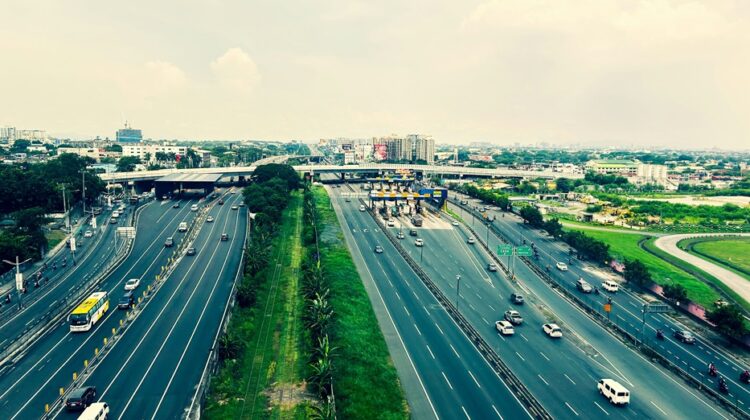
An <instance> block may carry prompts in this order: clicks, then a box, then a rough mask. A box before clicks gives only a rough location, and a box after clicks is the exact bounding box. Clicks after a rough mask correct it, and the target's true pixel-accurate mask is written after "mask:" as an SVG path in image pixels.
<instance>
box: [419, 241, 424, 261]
mask: <svg viewBox="0 0 750 420" xmlns="http://www.w3.org/2000/svg"><path fill="white" fill-rule="evenodd" d="M423 257H424V243H423V244H422V246H420V247H419V263H420V264H422V258H423Z"/></svg>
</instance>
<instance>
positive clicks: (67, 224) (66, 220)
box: [62, 184, 70, 232]
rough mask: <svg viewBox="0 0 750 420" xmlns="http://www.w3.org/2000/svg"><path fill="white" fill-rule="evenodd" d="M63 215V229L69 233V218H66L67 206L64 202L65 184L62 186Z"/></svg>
mask: <svg viewBox="0 0 750 420" xmlns="http://www.w3.org/2000/svg"><path fill="white" fill-rule="evenodd" d="M62 198H63V214H64V215H65V228H66V229H68V232H70V217H68V205H67V201H66V200H65V184H62Z"/></svg>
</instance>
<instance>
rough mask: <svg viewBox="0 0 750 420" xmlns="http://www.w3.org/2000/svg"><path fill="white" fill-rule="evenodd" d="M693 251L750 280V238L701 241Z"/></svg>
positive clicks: (695, 245)
mask: <svg viewBox="0 0 750 420" xmlns="http://www.w3.org/2000/svg"><path fill="white" fill-rule="evenodd" d="M692 248H693V251H695V252H696V253H698V254H699V255H701V256H706V257H709V258H710V259H712V260H714V261H718V262H719V263H721V264H722V265H725V266H728V267H729V268H732V269H734V271H735V272H739V274H740V275H742V276H743V277H745V278H747V279H748V280H750V239H724V240H718V241H717V240H712V241H701V242H698V243H695V244H694V245H693V247H692Z"/></svg>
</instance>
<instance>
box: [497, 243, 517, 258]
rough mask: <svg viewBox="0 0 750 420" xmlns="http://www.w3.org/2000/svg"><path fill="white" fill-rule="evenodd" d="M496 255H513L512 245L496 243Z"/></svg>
mask: <svg viewBox="0 0 750 420" xmlns="http://www.w3.org/2000/svg"><path fill="white" fill-rule="evenodd" d="M497 255H500V256H510V255H513V247H512V246H510V245H498V246H497Z"/></svg>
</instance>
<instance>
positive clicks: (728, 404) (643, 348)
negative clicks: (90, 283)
mask: <svg viewBox="0 0 750 420" xmlns="http://www.w3.org/2000/svg"><path fill="white" fill-rule="evenodd" d="M449 201H450V202H451V203H453V204H455V205H456V206H458V207H461V208H462V209H463V210H464V211H468V212H469V213H471V214H472V215H473V216H474V217H478V218H479V220H483V219H482V215H481V213H480V212H478V211H476V210H474V209H473V208H471V207H468V206H465V205H463V204H460V202H459V201H458V200H455V199H449ZM465 227H466V228H468V229H469V230H470V231H472V233H473V232H474V230H473V229H472V228H471V227H469V226H468V225H465ZM490 230H491V231H492V233H493V234H494V235H495V237H496V238H497V239H498V240H500V241H501V242H503V243H511V242H509V239H508V238H507V237H506V236H505V234H504V233H503V232H502V230H500V229H499V228H497V227H496V226H495V225H494V224H490ZM475 237H476V239H477V241H478V242H479V243H480V244H482V246H483V247H484V249H485V250H486V251H488V252H489V254H490V256H491V257H492V258H493V259H494V260H496V261H498V262H499V259H498V258H497V257H496V256H495V253H494V252H492V250H490V249H489V248H488V247H487V244H485V243H484V242H482V240H481V237H480V236H478V235H476V234H475ZM516 258H519V259H520V260H521V261H522V262H523V263H524V264H525V265H526V266H527V267H528V268H529V269H530V270H531V271H533V272H534V274H536V275H537V276H538V277H539V278H540V279H542V280H543V281H544V282H546V283H547V284H549V285H550V287H552V288H553V289H555V290H557V291H558V293H559V294H560V296H562V297H563V298H564V299H566V300H568V301H569V302H570V303H571V304H575V305H576V306H578V307H579V308H580V309H582V310H583V312H584V313H585V314H586V315H588V317H589V318H590V319H592V320H593V321H595V322H597V323H599V324H600V325H601V326H602V327H604V328H606V329H608V330H609V331H611V332H613V335H614V336H615V337H617V338H618V339H620V341H622V342H623V343H624V344H626V345H629V346H630V347H631V348H633V349H635V350H638V351H640V352H641V353H643V354H644V355H645V356H646V357H648V358H650V360H651V361H652V362H655V363H659V364H660V365H662V366H663V367H665V368H667V369H669V370H671V371H672V372H674V373H675V374H677V375H678V376H679V377H680V378H682V379H683V380H684V381H685V382H687V383H689V384H690V385H692V386H693V387H695V388H696V389H698V390H701V391H703V393H704V394H706V395H707V396H708V397H710V398H713V399H714V400H715V401H717V402H719V403H720V404H722V405H723V406H724V408H726V409H727V410H728V411H730V412H731V413H732V414H734V415H735V416H737V417H739V418H745V419H750V413H748V412H746V411H744V410H743V409H742V408H741V407H740V406H739V404H737V403H734V402H732V401H730V400H729V399H728V398H726V397H725V396H724V395H723V394H721V393H719V392H718V391H717V390H715V389H713V388H710V387H708V386H706V385H705V384H704V383H703V382H702V381H700V380H699V379H697V378H695V377H694V376H692V375H691V374H690V373H689V372H688V370H687V369H683V368H682V367H680V366H679V365H678V364H677V363H674V362H672V361H671V360H669V359H668V358H667V357H665V356H663V355H662V354H661V353H659V352H658V350H656V349H654V348H653V347H651V346H650V345H648V344H647V343H646V342H644V341H643V340H641V339H640V338H639V337H636V336H635V335H633V334H632V333H630V332H628V331H627V330H625V328H624V327H622V326H620V325H618V324H617V322H615V321H612V320H611V319H608V318H607V317H606V316H605V315H604V314H603V313H601V312H599V311H598V310H596V309H595V308H592V307H591V306H590V305H589V304H587V303H586V302H584V301H583V300H581V298H580V297H579V296H577V295H576V294H574V293H572V292H571V291H570V290H568V288H567V287H563V286H562V285H561V284H560V282H559V281H558V280H555V279H554V278H553V277H552V276H550V275H549V273H547V272H546V271H545V270H543V269H542V268H540V267H538V266H537V265H536V264H534V262H533V261H532V260H531V259H529V258H528V257H516ZM503 269H504V271H505V272H506V274H508V273H509V272H508V271H507V269H506V268H505V267H503ZM700 368H701V369H702V368H705V366H703V365H701V366H700Z"/></svg>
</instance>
